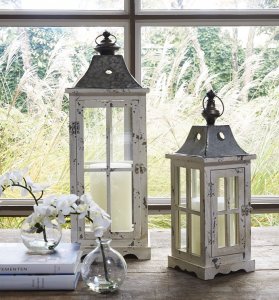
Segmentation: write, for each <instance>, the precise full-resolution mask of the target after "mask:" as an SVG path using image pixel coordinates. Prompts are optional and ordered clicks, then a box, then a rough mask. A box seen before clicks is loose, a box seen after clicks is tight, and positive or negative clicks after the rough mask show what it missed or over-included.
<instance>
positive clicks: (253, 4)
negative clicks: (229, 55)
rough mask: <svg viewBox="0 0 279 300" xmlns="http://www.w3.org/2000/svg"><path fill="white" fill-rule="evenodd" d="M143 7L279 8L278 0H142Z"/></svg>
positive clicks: (159, 8) (172, 8) (170, 8)
mask: <svg viewBox="0 0 279 300" xmlns="http://www.w3.org/2000/svg"><path fill="white" fill-rule="evenodd" d="M141 3H142V5H141V7H142V9H157V10H161V9H167V10H177V9H179V10H183V9H185V10H189V9H248V8H253V9H263V8H278V7H279V4H278V1H276V0H275V1H269V2H268V1H262V0H256V1H245V0H242V1H235V0H227V1H224V0H206V1H200V0H190V1H189V0H175V1H170V0H152V1H150V0H141Z"/></svg>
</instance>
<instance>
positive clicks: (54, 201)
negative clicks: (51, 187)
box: [43, 195, 58, 206]
mask: <svg viewBox="0 0 279 300" xmlns="http://www.w3.org/2000/svg"><path fill="white" fill-rule="evenodd" d="M57 201H58V198H57V196H55V195H51V196H48V197H46V198H44V199H43V204H44V205H49V206H51V205H52V206H56V205H57Z"/></svg>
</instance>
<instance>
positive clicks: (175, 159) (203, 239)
mask: <svg viewBox="0 0 279 300" xmlns="http://www.w3.org/2000/svg"><path fill="white" fill-rule="evenodd" d="M214 97H216V95H215V94H214V93H213V92H212V91H210V92H208V93H207V96H206V97H205V99H206V98H207V99H208V100H207V105H206V107H205V105H204V111H203V116H204V117H205V119H206V120H207V126H193V127H192V128H191V131H190V133H189V136H188V137H187V139H186V142H185V143H184V145H183V146H182V147H181V148H180V149H179V150H178V151H177V152H176V153H174V154H167V155H166V157H167V158H170V160H171V191H172V193H171V201H172V202H171V213H172V249H171V255H170V256H169V259H168V265H169V267H172V268H174V267H176V266H177V267H179V268H180V269H182V270H187V271H189V272H194V273H196V275H197V276H198V277H199V278H201V279H204V280H208V279H213V278H214V277H215V275H216V274H217V273H223V274H226V273H229V272H231V271H237V270H240V269H244V270H245V271H246V272H250V271H254V269H255V261H254V260H251V251H250V248H251V235H250V230H251V228H250V212H251V206H250V198H251V195H250V194H251V192H250V181H251V179H250V178H251V175H250V161H251V159H254V158H255V157H256V156H255V155H250V154H247V153H246V152H245V151H243V150H242V149H241V148H240V147H239V146H238V144H237V143H236V141H235V139H234V137H233V135H232V132H231V129H230V127H229V126H228V125H223V126H215V125H214V122H215V119H216V118H217V117H218V116H220V115H221V114H222V113H221V114H220V113H219V111H218V110H217V109H216V108H215V101H214ZM205 99H204V100H205ZM220 100H221V99H220Z"/></svg>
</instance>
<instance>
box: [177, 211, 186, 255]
mask: <svg viewBox="0 0 279 300" xmlns="http://www.w3.org/2000/svg"><path fill="white" fill-rule="evenodd" d="M178 218H179V221H178V222H179V224H178V230H179V245H178V249H179V250H180V251H183V252H187V214H186V213H185V212H183V211H179V212H178Z"/></svg>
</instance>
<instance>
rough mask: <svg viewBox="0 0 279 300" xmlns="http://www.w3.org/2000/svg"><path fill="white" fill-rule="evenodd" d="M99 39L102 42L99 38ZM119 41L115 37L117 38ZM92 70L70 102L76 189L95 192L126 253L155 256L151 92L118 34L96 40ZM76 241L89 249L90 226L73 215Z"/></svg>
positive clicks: (72, 92)
mask: <svg viewBox="0 0 279 300" xmlns="http://www.w3.org/2000/svg"><path fill="white" fill-rule="evenodd" d="M99 40H100V42H99V43H98V41H99ZM114 40H115V41H114ZM96 43H97V46H96V47H95V50H96V51H97V52H99V53H100V55H95V56H93V59H92V61H91V64H90V66H89V69H88V70H87V72H86V73H85V75H84V76H83V77H82V78H81V79H80V80H79V81H78V83H77V84H76V86H75V87H74V88H70V89H66V92H67V93H69V101H70V126H69V127H70V168H71V192H72V193H75V194H77V195H81V194H83V193H91V195H92V196H93V199H94V201H95V202H97V203H98V204H99V205H100V206H101V207H102V208H103V209H104V210H106V211H107V212H108V213H109V214H110V215H111V218H112V225H111V228H110V232H109V233H108V237H109V238H111V239H112V246H113V247H114V248H116V249H117V250H118V251H119V252H121V253H122V254H123V255H126V254H133V255H135V256H137V257H138V258H139V259H149V258H150V247H149V246H148V227H147V173H146V164H147V154H146V93H147V92H148V89H144V88H142V87H141V86H140V85H139V84H138V82H137V81H136V80H135V79H134V78H133V77H132V76H131V74H130V73H129V71H128V69H127V67H126V65H125V62H124V59H123V57H122V56H121V55H115V54H114V53H115V51H117V50H118V49H119V47H118V46H117V44H116V38H115V36H114V35H111V34H110V33H109V32H107V31H105V32H104V33H103V35H102V36H99V37H97V38H96ZM72 241H77V242H80V243H81V246H82V248H83V249H84V250H85V252H86V251H88V250H90V249H92V244H93V243H94V237H93V233H92V231H91V229H90V225H88V224H85V223H84V221H80V220H78V218H73V219H72Z"/></svg>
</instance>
